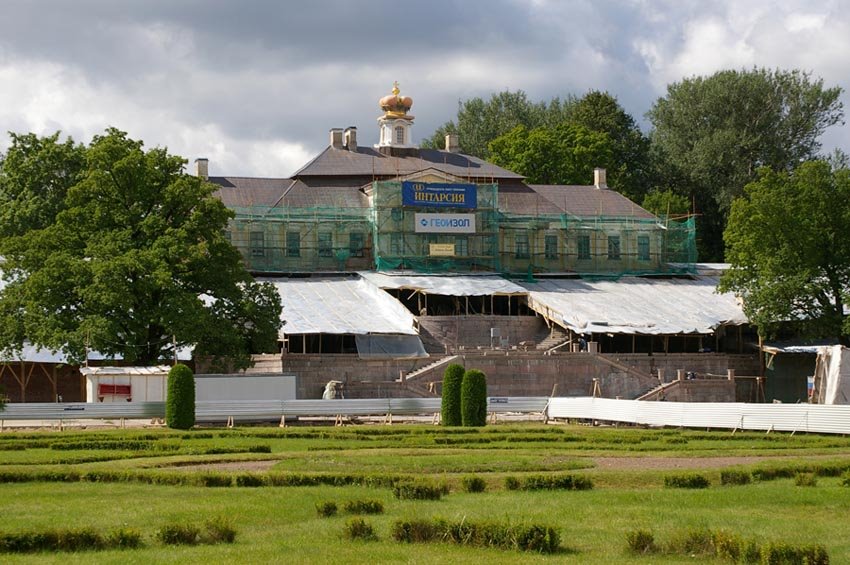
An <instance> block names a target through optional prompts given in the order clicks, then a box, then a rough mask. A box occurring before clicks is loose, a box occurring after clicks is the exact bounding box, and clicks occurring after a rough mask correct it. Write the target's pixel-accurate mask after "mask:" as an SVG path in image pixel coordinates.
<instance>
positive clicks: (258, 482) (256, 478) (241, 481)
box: [236, 473, 266, 487]
mask: <svg viewBox="0 0 850 565" xmlns="http://www.w3.org/2000/svg"><path fill="white" fill-rule="evenodd" d="M265 484H266V480H265V478H264V477H263V476H262V475H255V474H253V473H242V474H240V475H236V486H238V487H261V486H264V485H265Z"/></svg>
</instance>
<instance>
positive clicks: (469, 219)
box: [414, 213, 475, 233]
mask: <svg viewBox="0 0 850 565" xmlns="http://www.w3.org/2000/svg"><path fill="white" fill-rule="evenodd" d="M414 227H415V230H414V231H415V232H416V233H475V214H422V213H417V214H415V215H414Z"/></svg>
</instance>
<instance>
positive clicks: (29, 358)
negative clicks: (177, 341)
mask: <svg viewBox="0 0 850 565" xmlns="http://www.w3.org/2000/svg"><path fill="white" fill-rule="evenodd" d="M177 358H178V359H179V360H180V361H188V360H190V359H192V349H191V348H189V347H181V348H179V349H178V350H177ZM88 359H89V361H107V360H109V361H120V360H121V356H120V355H114V356H107V355H104V354H103V353H100V352H99V351H89V354H88ZM19 361H25V362H27V363H54V364H65V365H70V364H72V363H71V362H70V361H69V360H68V356H67V355H65V354H64V353H63V352H61V351H56V352H52V351H50V350H49V349H43V348H41V347H37V346H35V345H32V344H30V343H24V347H23V348H22V349H21V350H20V351H16V352H14V353H10V354H7V355H0V363H13V362H19Z"/></svg>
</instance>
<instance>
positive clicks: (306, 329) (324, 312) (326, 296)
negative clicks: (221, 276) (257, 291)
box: [257, 277, 417, 336]
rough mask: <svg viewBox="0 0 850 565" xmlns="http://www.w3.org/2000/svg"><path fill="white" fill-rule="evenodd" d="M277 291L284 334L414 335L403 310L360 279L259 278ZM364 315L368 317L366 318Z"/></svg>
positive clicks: (408, 317) (410, 315)
mask: <svg viewBox="0 0 850 565" xmlns="http://www.w3.org/2000/svg"><path fill="white" fill-rule="evenodd" d="M257 280H258V281H260V282H270V283H272V284H273V285H274V286H275V288H277V291H278V293H279V294H280V298H281V302H282V303H283V311H282V312H281V318H282V319H283V320H284V322H285V325H284V326H283V328H281V330H280V332H281V336H283V335H285V334H320V333H323V334H354V335H366V334H397V335H417V333H416V330H415V329H414V327H413V324H414V318H413V314H411V313H410V312H409V311H408V310H407V308H405V307H404V306H402V304H401V303H400V302H398V301H397V300H395V299H394V298H393V297H391V296H390V295H389V294H387V293H386V292H384V291H382V290H380V289H379V288H378V287H376V286H374V285H373V284H371V283H368V282H366V281H365V280H363V279H362V278H360V277H357V278H348V277H313V278H259V279H257ZM366 313H368V315H366Z"/></svg>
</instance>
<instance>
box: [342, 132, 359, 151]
mask: <svg viewBox="0 0 850 565" xmlns="http://www.w3.org/2000/svg"><path fill="white" fill-rule="evenodd" d="M344 137H345V147H346V149H348V150H349V151H357V128H356V127H354V126H349V127H347V128H345V134H344Z"/></svg>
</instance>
